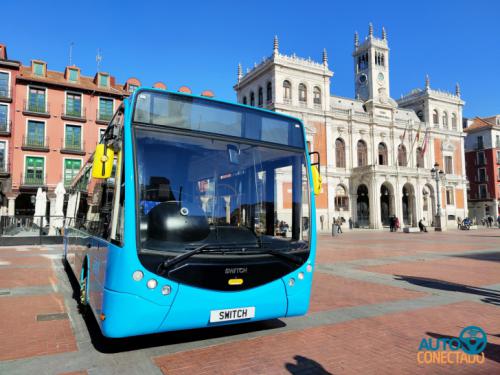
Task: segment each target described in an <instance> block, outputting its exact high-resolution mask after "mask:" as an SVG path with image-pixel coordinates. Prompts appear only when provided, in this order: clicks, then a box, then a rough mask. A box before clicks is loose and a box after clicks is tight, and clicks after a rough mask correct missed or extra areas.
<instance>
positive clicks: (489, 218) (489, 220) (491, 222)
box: [488, 215, 493, 228]
mask: <svg viewBox="0 0 500 375" xmlns="http://www.w3.org/2000/svg"><path fill="white" fill-rule="evenodd" d="M488 224H489V225H488V227H489V228H491V227H492V226H493V217H492V216H491V215H489V216H488Z"/></svg>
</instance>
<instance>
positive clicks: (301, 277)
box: [297, 272, 304, 280]
mask: <svg viewBox="0 0 500 375" xmlns="http://www.w3.org/2000/svg"><path fill="white" fill-rule="evenodd" d="M297 277H298V278H299V280H304V272H299V274H298V275H297Z"/></svg>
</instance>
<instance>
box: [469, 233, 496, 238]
mask: <svg viewBox="0 0 500 375" xmlns="http://www.w3.org/2000/svg"><path fill="white" fill-rule="evenodd" d="M469 237H490V238H500V234H499V235H498V236H490V235H483V234H471V235H470V236H469Z"/></svg>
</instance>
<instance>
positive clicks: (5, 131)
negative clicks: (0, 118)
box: [0, 121, 12, 136]
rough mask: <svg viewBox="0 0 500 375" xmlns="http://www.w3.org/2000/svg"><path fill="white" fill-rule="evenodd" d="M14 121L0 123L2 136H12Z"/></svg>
mask: <svg viewBox="0 0 500 375" xmlns="http://www.w3.org/2000/svg"><path fill="white" fill-rule="evenodd" d="M11 127H12V121H8V122H3V123H0V136H2V135H3V136H10V129H11Z"/></svg>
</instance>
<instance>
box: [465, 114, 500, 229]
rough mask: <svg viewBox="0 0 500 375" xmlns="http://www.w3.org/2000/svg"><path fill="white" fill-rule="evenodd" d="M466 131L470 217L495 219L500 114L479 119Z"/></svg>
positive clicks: (499, 207) (499, 191) (499, 208)
mask: <svg viewBox="0 0 500 375" xmlns="http://www.w3.org/2000/svg"><path fill="white" fill-rule="evenodd" d="M464 131H465V132H466V134H467V137H466V140H465V163H466V171H467V178H468V180H469V191H468V193H469V197H468V202H469V213H470V216H471V217H473V218H476V220H480V219H482V218H484V217H487V216H492V217H493V218H494V219H496V217H497V216H498V215H500V115H497V116H492V117H485V118H479V117H476V118H475V119H474V120H473V122H472V123H471V124H470V125H469V126H468V127H467V128H466V129H465V130H464Z"/></svg>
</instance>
